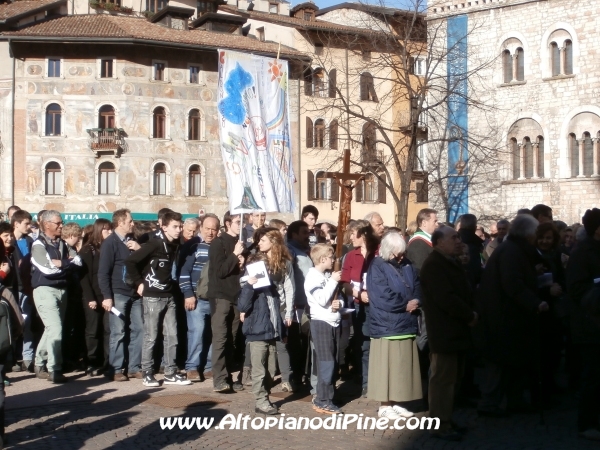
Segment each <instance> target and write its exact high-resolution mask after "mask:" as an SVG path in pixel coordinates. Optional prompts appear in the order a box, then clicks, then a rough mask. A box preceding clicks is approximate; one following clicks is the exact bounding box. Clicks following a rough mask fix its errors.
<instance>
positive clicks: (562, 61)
mask: <svg viewBox="0 0 600 450" xmlns="http://www.w3.org/2000/svg"><path fill="white" fill-rule="evenodd" d="M565 50H566V49H565V47H564V44H563V46H562V47H560V48H559V49H558V54H559V59H560V75H564V74H565V73H566V72H565V65H566V61H567V52H566V51H565Z"/></svg>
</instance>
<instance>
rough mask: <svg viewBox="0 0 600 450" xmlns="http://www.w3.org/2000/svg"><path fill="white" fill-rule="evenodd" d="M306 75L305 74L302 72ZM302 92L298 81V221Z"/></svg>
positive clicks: (300, 207)
mask: <svg viewBox="0 0 600 450" xmlns="http://www.w3.org/2000/svg"><path fill="white" fill-rule="evenodd" d="M302 73H304V72H302ZM300 94H301V91H300V79H298V219H300V211H301V210H302V139H301V138H300V134H301V130H302V122H301V116H302V115H301V113H300V109H301V107H302V105H301V103H300V102H301V98H302V97H301V96H300Z"/></svg>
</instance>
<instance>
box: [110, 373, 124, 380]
mask: <svg viewBox="0 0 600 450" xmlns="http://www.w3.org/2000/svg"><path fill="white" fill-rule="evenodd" d="M111 378H112V380H113V381H127V380H128V378H127V377H126V376H125V374H123V373H121V372H117V373H115V374H114V375H113V376H112V377H111Z"/></svg>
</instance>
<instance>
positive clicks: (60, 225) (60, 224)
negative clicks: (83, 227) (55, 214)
mask: <svg viewBox="0 0 600 450" xmlns="http://www.w3.org/2000/svg"><path fill="white" fill-rule="evenodd" d="M48 222H50V223H53V224H54V225H56V226H57V227H62V226H63V224H64V222H52V221H50V220H49V221H48Z"/></svg>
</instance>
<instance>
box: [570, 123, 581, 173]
mask: <svg viewBox="0 0 600 450" xmlns="http://www.w3.org/2000/svg"><path fill="white" fill-rule="evenodd" d="M569 157H570V158H571V177H573V178H574V177H576V176H578V175H579V143H578V142H577V137H576V136H575V134H574V133H571V134H569Z"/></svg>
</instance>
